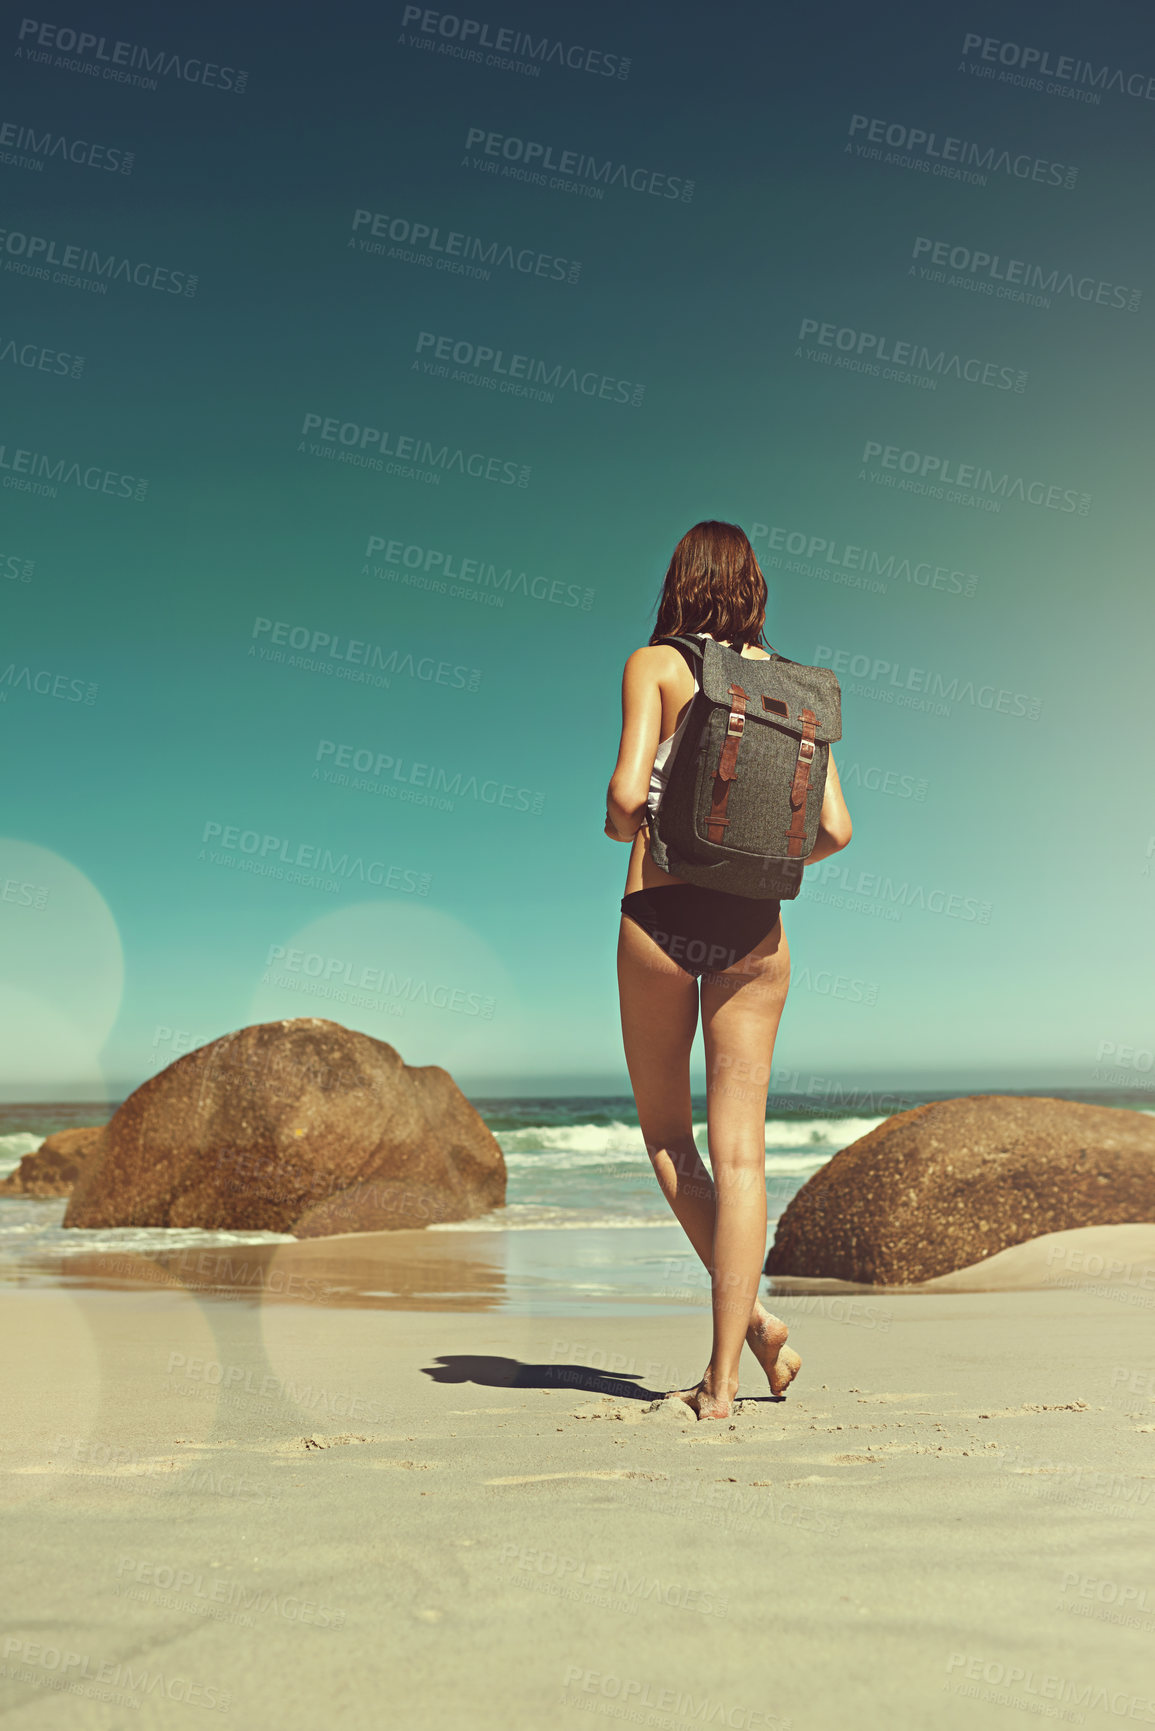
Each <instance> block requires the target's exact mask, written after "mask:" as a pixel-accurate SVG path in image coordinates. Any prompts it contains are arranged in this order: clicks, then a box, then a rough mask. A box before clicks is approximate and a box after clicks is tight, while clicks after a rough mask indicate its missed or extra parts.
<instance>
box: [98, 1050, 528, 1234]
mask: <svg viewBox="0 0 1155 1731" xmlns="http://www.w3.org/2000/svg"><path fill="white" fill-rule="evenodd" d="M504 1201H505V1160H504V1158H503V1156H502V1152H501V1149H500V1147H499V1146H498V1144H497V1142H496V1141H495V1139H494V1138H493V1136H491V1135H490V1133H489V1131H488V1130H487V1129H486V1127H485V1124H484V1123H483V1121H482V1119H481V1118H480V1116H479V1115H478V1113H477V1112H476V1111H475V1110H474V1109H473V1107H472V1106H471V1105H470V1104H469V1101H468V1100H467V1099H466V1098H465V1096H464V1094H462V1093H461V1092H460V1090H459V1089H458V1088H457V1086H456V1084H455V1083H454V1081H453V1079H452V1077H451V1076H450V1075H449V1074H448V1072H447V1071H445V1070H442V1069H439V1068H437V1066H436V1065H426V1066H423V1067H420V1068H410V1066H409V1065H408V1064H406V1063H404V1062H403V1061H402V1059H401V1057H400V1055H399V1054H398V1053H397V1052H396V1051H394V1049H393V1047H392V1046H388V1045H386V1044H385V1042H384V1041H383V1040H374V1039H371V1038H370V1036H369V1035H368V1034H359V1033H355V1032H354V1031H353V1030H352V1029H350V1028H343V1027H342V1026H341V1024H340V1023H339V1022H328V1021H323V1020H321V1019H319V1018H317V1017H313V1016H308V1017H302V1018H300V1019H299V1020H295V1021H288V1022H262V1023H259V1024H257V1025H255V1026H253V1027H249V1028H242V1029H241V1030H240V1032H239V1033H236V1034H226V1035H225V1036H224V1038H223V1039H220V1040H214V1041H213V1042H212V1044H211V1045H208V1046H201V1047H200V1048H199V1049H198V1050H197V1051H195V1052H189V1053H187V1054H186V1055H185V1056H184V1057H183V1058H178V1059H177V1060H176V1062H175V1063H174V1064H170V1065H169V1066H168V1068H167V1069H166V1070H162V1071H161V1072H160V1074H159V1075H157V1076H153V1077H152V1078H151V1079H150V1080H149V1081H147V1082H145V1083H144V1084H143V1085H142V1086H141V1087H139V1088H138V1089H137V1090H136V1092H135V1093H134V1094H130V1095H129V1097H128V1099H127V1100H126V1101H125V1102H124V1104H123V1105H122V1106H121V1107H120V1108H119V1110H118V1111H117V1112H116V1113H115V1114H114V1116H113V1117H112V1118H111V1119H110V1121H109V1123H108V1124H107V1126H106V1127H105V1131H104V1137H103V1142H102V1145H101V1153H100V1158H99V1159H98V1160H95V1161H94V1162H93V1163H92V1165H91V1167H90V1168H89V1170H88V1171H86V1172H85V1173H84V1175H83V1177H82V1179H81V1181H80V1183H79V1184H78V1185H77V1188H76V1190H75V1191H74V1192H73V1196H72V1200H71V1202H70V1203H69V1205H68V1210H67V1212H66V1214H65V1216H64V1224H65V1226H200V1227H208V1228H214V1229H225V1230H228V1229H233V1230H237V1229H252V1228H262V1229H265V1230H268V1231H273V1232H292V1233H295V1234H296V1235H297V1237H298V1238H320V1237H323V1236H325V1235H326V1234H328V1233H333V1232H377V1231H383V1230H390V1229H392V1228H401V1227H414V1226H428V1225H429V1224H430V1223H431V1222H433V1221H439V1220H468V1219H471V1218H472V1217H473V1216H474V1215H477V1214H483V1213H485V1212H486V1210H487V1209H490V1208H497V1207H500V1206H501V1205H502V1204H503V1203H504Z"/></svg>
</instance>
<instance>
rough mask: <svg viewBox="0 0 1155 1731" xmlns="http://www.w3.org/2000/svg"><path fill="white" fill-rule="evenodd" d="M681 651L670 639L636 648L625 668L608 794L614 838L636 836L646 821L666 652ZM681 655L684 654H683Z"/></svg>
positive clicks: (608, 830)
mask: <svg viewBox="0 0 1155 1731" xmlns="http://www.w3.org/2000/svg"><path fill="white" fill-rule="evenodd" d="M671 655H678V651H677V650H676V649H671V648H669V647H668V646H667V645H661V644H653V645H647V646H646V647H645V648H644V649H635V650H634V653H633V654H632V655H631V656H630V658H629V660H628V661H627V662H626V668H625V672H624V673H623V674H622V738H621V743H620V745H619V746H618V761H617V763H616V764H615V765H614V773H613V775H612V776H611V777H610V785H609V791H608V793H607V794H606V826H605V834H606V835H608V836H609V837H610V839H611V841H633V839H634V836H635V835H636V834H637V832H638V830H639V829H641V828H642V826H643V824H644V823H645V822H646V799H647V797H648V795H649V791H650V771H651V770H652V769H653V767H654V753H655V752H656V751H657V749H658V740H659V738H660V737H661V732H662V691H661V686H660V685H659V683H658V674H659V670H660V668H661V666H662V659H661V658H662V657H663V656H665V657H669V656H671ZM678 659H679V660H681V657H680V656H679V657H678Z"/></svg>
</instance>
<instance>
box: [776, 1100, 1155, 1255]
mask: <svg viewBox="0 0 1155 1731" xmlns="http://www.w3.org/2000/svg"><path fill="white" fill-rule="evenodd" d="M1132 1221H1155V1117H1151V1116H1150V1115H1148V1114H1146V1113H1143V1112H1129V1111H1124V1110H1120V1109H1118V1108H1116V1107H1112V1106H1084V1105H1080V1104H1078V1103H1077V1102H1074V1101H1071V1100H1050V1099H1032V1098H1023V1097H1020V1096H1017V1095H1012V1094H976V1095H971V1096H968V1097H967V1098H965V1099H961V1100H941V1101H936V1102H934V1103H933V1104H932V1105H929V1106H916V1107H914V1109H913V1110H912V1111H910V1112H899V1113H898V1114H897V1116H895V1117H893V1118H888V1119H887V1120H886V1122H885V1123H884V1124H879V1125H877V1126H876V1128H875V1129H873V1130H871V1131H869V1132H868V1133H867V1134H866V1135H865V1136H860V1137H859V1139H858V1141H857V1142H852V1143H851V1144H850V1146H849V1147H848V1148H843V1150H842V1151H841V1153H839V1154H836V1155H835V1156H834V1158H833V1160H831V1161H830V1162H829V1164H828V1165H826V1166H823V1167H822V1168H821V1170H820V1171H818V1172H816V1173H815V1174H814V1176H813V1177H812V1178H810V1179H809V1180H808V1181H807V1183H806V1184H804V1185H803V1187H802V1189H801V1190H800V1191H799V1192H798V1194H797V1195H796V1196H795V1197H793V1198H792V1200H791V1201H790V1203H789V1205H788V1206H787V1208H786V1211H785V1213H784V1214H783V1215H782V1218H781V1220H780V1221H779V1222H778V1230H777V1233H776V1234H775V1238H774V1243H773V1246H772V1248H771V1250H770V1254H769V1256H768V1257H767V1258H766V1273H767V1274H793V1275H811V1276H824V1277H826V1278H828V1279H836V1280H854V1281H859V1282H861V1283H864V1284H868V1285H879V1286H902V1285H908V1284H911V1283H913V1282H916V1281H920V1280H931V1279H933V1278H934V1277H935V1276H936V1275H939V1274H950V1273H952V1272H953V1271H954V1270H955V1269H956V1268H966V1267H968V1266H969V1265H970V1264H972V1263H975V1262H981V1261H982V1260H983V1258H984V1257H986V1256H992V1255H993V1254H994V1253H995V1252H996V1251H998V1250H1006V1249H1007V1248H1008V1246H1010V1245H1012V1244H1023V1243H1025V1242H1026V1240H1027V1239H1029V1238H1038V1237H1039V1236H1041V1234H1043V1233H1044V1232H1065V1231H1067V1230H1068V1229H1069V1228H1071V1227H1076V1226H1114V1225H1121V1224H1124V1223H1127V1222H1132Z"/></svg>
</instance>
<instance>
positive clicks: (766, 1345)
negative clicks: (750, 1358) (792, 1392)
mask: <svg viewBox="0 0 1155 1731" xmlns="http://www.w3.org/2000/svg"><path fill="white" fill-rule="evenodd" d="M786 1334H787V1329H786V1324H785V1323H784V1322H781V1321H779V1319H778V1317H776V1316H771V1315H770V1313H769V1311H767V1310H763V1308H762V1306H761V1305H759V1306H758V1308H757V1310H756V1311H755V1312H754V1320H753V1322H751V1324H750V1326H749V1328H748V1329H747V1330H746V1345H747V1346H748V1347H749V1348H750V1351H751V1352H752V1353H753V1354H754V1357H755V1358H756V1359H757V1360H758V1363H759V1364H760V1365H761V1366H762V1369H763V1370H764V1371H765V1372H766V1380H767V1381H768V1382H769V1384H770V1393H771V1394H773V1395H780V1394H785V1392H786V1390H787V1389H788V1388H789V1387H790V1384H791V1383H792V1382H793V1381H794V1378H795V1377H796V1376H797V1375H798V1372H799V1371H800V1370H801V1368H802V1360H801V1359H800V1358H799V1356H798V1354H797V1353H796V1352H795V1350H794V1348H793V1347H792V1346H787V1344H786Z"/></svg>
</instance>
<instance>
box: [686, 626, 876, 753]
mask: <svg viewBox="0 0 1155 1731" xmlns="http://www.w3.org/2000/svg"><path fill="white" fill-rule="evenodd" d="M702 647H703V657H702V672H701V675H700V678H701V683H702V690H703V691H704V692H705V694H706V696H707V697H708V698H709V700H710V702H711V703H716V704H718V705H719V706H720V707H721V708H723V709H729V708H730V706H731V695H730V687H731V685H735V684H736V685H738V686H740V687H741V689H742V690H743V691H744V692H745V693H746V706H745V712H744V713H745V716H746V720H747V723H749V722H751V721H755V720H757V721H765V722H768V723H769V724H770V725H772V726H776V727H785V728H788V729H789V730H790V731H791V732H792V733H795V734H800V733H801V732H802V728H803V724H804V721H805V719H806V718H805V717H804V715H803V713H802V712H803V710H807V709H808V710H809V711H810V713H811V715H813V716H814V718H815V726H814V735H813V737H814V739H815V740H816V741H817V742H818V743H819V744H821V745H829V744H831V742H832V741H833V740H836V739H841V738H842V693H841V690H840V688H839V684H838V679H837V676H836V675H835V674H834V673H833V671H832V670H831V669H830V668H829V667H807V666H806V665H805V664H804V663H803V662H801V661H790V660H788V658H787V657H786V656H785V655H779V654H778V652H777V651H776V650H775V651H774V653H773V654H772V655H771V657H770V659H769V661H762V660H761V659H755V658H754V657H751V656H745V655H739V654H738V653H737V651H736V650H733V649H726V648H725V647H724V646H723V645H722V644H720V643H715V642H714V641H713V640H712V639H711V638H708V637H707V638H705V639H704V640H703V646H702Z"/></svg>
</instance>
